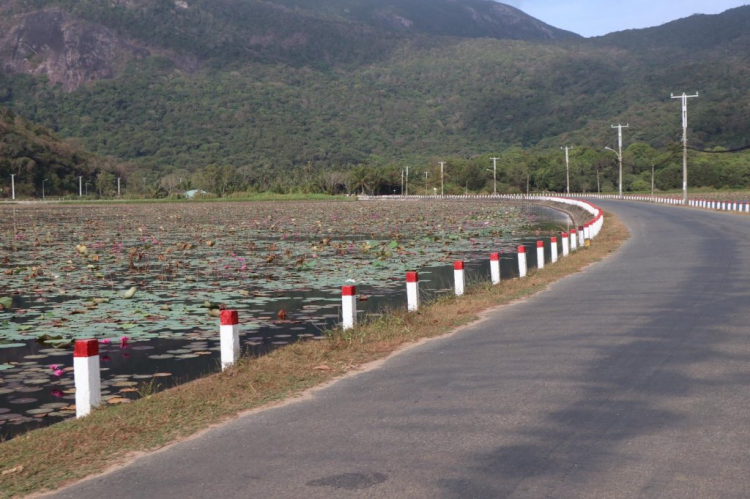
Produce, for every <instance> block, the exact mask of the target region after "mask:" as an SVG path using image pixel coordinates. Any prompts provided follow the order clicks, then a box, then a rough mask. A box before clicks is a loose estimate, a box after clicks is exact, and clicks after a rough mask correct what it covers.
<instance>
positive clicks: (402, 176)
mask: <svg viewBox="0 0 750 499" xmlns="http://www.w3.org/2000/svg"><path fill="white" fill-rule="evenodd" d="M401 195H402V196H403V195H404V169H403V168H401Z"/></svg>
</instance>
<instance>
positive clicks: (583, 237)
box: [578, 225, 586, 248]
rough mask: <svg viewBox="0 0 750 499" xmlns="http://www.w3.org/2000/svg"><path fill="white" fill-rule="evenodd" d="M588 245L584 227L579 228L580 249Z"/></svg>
mask: <svg viewBox="0 0 750 499" xmlns="http://www.w3.org/2000/svg"><path fill="white" fill-rule="evenodd" d="M585 243H586V234H584V233H583V225H580V226H579V227H578V247H579V248H583V246H584V244H585Z"/></svg>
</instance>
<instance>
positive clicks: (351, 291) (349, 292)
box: [341, 286, 357, 296]
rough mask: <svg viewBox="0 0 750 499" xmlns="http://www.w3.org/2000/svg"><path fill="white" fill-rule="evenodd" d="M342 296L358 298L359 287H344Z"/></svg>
mask: <svg viewBox="0 0 750 499" xmlns="http://www.w3.org/2000/svg"><path fill="white" fill-rule="evenodd" d="M341 296H357V286H342V287H341Z"/></svg>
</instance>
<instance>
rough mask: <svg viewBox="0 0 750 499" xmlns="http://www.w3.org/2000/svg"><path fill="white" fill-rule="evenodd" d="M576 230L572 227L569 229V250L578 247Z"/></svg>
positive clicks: (574, 249)
mask: <svg viewBox="0 0 750 499" xmlns="http://www.w3.org/2000/svg"><path fill="white" fill-rule="evenodd" d="M577 232H578V230H577V229H573V230H571V231H570V251H571V252H573V251H576V250H577V249H578V234H577Z"/></svg>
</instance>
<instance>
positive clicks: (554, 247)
mask: <svg viewBox="0 0 750 499" xmlns="http://www.w3.org/2000/svg"><path fill="white" fill-rule="evenodd" d="M550 246H551V249H552V263H557V238H556V237H553V238H552V239H550Z"/></svg>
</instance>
